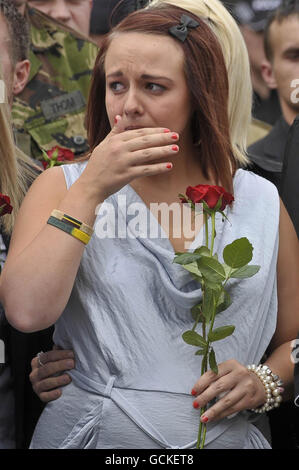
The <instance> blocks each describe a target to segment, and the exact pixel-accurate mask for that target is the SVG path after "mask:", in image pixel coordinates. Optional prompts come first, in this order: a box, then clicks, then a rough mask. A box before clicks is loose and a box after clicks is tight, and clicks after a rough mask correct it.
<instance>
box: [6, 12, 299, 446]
mask: <svg viewBox="0 0 299 470" xmlns="http://www.w3.org/2000/svg"><path fill="white" fill-rule="evenodd" d="M210 22H211V20H209V18H199V17H197V16H195V15H193V14H191V13H190V12H188V11H186V10H183V9H181V8H177V7H175V6H169V5H162V6H159V7H153V8H149V9H147V10H144V11H139V12H137V13H134V14H132V15H130V16H128V17H127V18H126V19H125V20H123V21H122V22H121V23H120V24H119V25H118V26H117V27H116V28H115V29H114V30H113V31H112V32H111V34H109V36H108V37H107V39H106V41H105V42H104V44H103V46H102V50H101V51H100V53H99V56H98V58H97V61H96V65H95V69H94V74H93V82H92V88H91V94H90V100H89V107H88V116H87V123H88V133H89V143H90V146H91V155H90V156H89V158H88V159H87V160H86V161H84V162H80V163H76V164H73V165H68V166H63V167H62V168H53V169H51V170H49V171H46V172H44V173H43V174H42V175H41V176H40V177H39V178H38V179H37V181H36V182H35V183H34V185H33V186H32V188H31V190H30V192H29V193H28V195H27V197H26V199H25V201H24V204H23V206H22V209H21V213H20V215H19V217H18V220H17V224H16V228H15V231H14V235H13V241H12V246H11V251H10V253H9V256H8V259H7V262H6V266H5V269H4V272H3V277H2V279H1V281H2V282H1V299H2V300H3V303H4V305H5V308H6V312H7V317H8V319H9V321H10V322H11V323H12V324H13V325H14V326H15V327H16V328H19V329H20V330H22V331H36V330H39V329H42V328H46V327H48V326H49V325H51V324H53V323H55V334H54V342H55V344H57V345H59V346H60V347H62V348H64V349H73V350H74V352H75V357H76V368H75V369H74V370H72V371H71V372H70V375H71V376H72V383H71V384H69V385H68V386H67V387H65V389H64V393H63V395H62V396H61V397H60V398H59V399H58V400H56V401H55V402H52V403H51V404H49V405H47V406H46V408H45V410H44V412H43V414H42V416H41V418H40V420H39V423H38V425H37V428H36V430H35V433H34V436H33V441H32V444H31V447H32V448H46V447H48V448H191V447H193V446H194V445H195V442H196V436H197V430H198V419H199V415H198V410H196V409H195V408H196V407H198V406H204V405H205V404H207V403H209V402H211V401H212V400H213V399H215V398H216V397H218V396H219V395H220V394H221V393H223V392H226V395H225V396H224V397H222V398H220V399H219V400H218V401H217V402H216V403H214V404H212V406H211V407H210V408H209V409H208V410H207V412H206V413H205V414H204V415H203V416H202V420H204V421H205V422H208V432H207V436H206V447H207V448H265V447H269V444H268V442H267V441H266V439H265V438H264V436H263V435H262V434H261V433H260V432H259V431H258V430H257V428H256V427H255V426H254V425H252V424H250V422H249V415H248V414H247V413H246V412H245V410H247V409H248V408H251V409H253V408H258V407H260V406H261V405H263V403H264V402H265V401H266V396H265V388H264V386H263V383H262V382H261V380H260V379H259V377H258V376H257V375H256V374H254V373H253V372H251V371H249V370H248V369H247V368H246V364H253V363H255V364H256V363H258V362H260V361H261V359H262V356H263V354H264V353H265V351H266V349H267V348H268V346H269V344H270V347H269V351H270V355H269V357H268V358H267V362H266V364H267V366H268V367H269V368H271V369H272V371H273V372H274V373H275V374H277V375H279V376H280V377H281V379H282V380H283V382H284V384H285V387H288V386H289V385H291V383H292V375H293V366H292V363H291V361H290V342H291V340H292V339H293V338H294V337H295V336H296V332H297V330H298V328H299V325H298V320H297V319H296V318H294V315H293V312H294V311H295V310H296V309H297V308H298V302H299V299H298V294H297V292H296V286H297V284H298V281H299V273H298V262H297V261H298V244H297V239H296V235H295V233H294V229H293V227H292V225H291V223H290V221H289V218H288V216H287V214H286V212H285V209H284V208H283V206H282V207H281V211H280V210H279V198H278V195H277V191H276V189H275V188H274V187H273V186H272V185H271V184H270V183H268V182H267V181H265V180H263V179H262V178H259V177H257V176H255V175H253V174H251V173H249V172H245V171H243V170H242V169H240V168H239V169H238V167H239V159H238V156H237V155H236V152H234V148H233V145H232V143H231V138H230V129H229V127H230V126H229V119H228V79H227V72H226V67H225V61H224V58H223V54H222V51H221V47H220V44H219V42H218V41H217V39H216V36H215V35H214V33H213V31H212V29H211V27H210ZM244 160H245V157H244ZM199 183H201V184H221V185H222V186H224V187H225V188H226V190H227V191H231V192H233V193H234V197H235V203H234V205H233V207H232V208H228V209H227V215H228V218H229V220H230V222H227V221H225V222H222V221H221V219H220V220H218V221H217V223H216V231H217V241H216V246H215V249H216V251H217V252H219V253H221V252H222V249H223V247H224V246H225V245H226V244H227V243H228V242H231V241H232V240H233V239H235V238H237V237H238V236H240V234H241V235H242V236H248V238H249V239H250V241H251V242H252V243H253V245H254V248H255V251H254V261H255V262H256V264H260V265H261V266H262V269H261V271H260V272H259V274H258V275H257V276H255V277H254V278H252V279H248V280H246V281H244V280H242V283H241V282H239V280H234V281H233V282H232V285H231V288H232V289H233V290H234V301H233V304H232V306H231V307H230V308H228V309H227V310H226V311H225V312H222V313H221V315H218V317H217V320H216V322H222V323H225V324H226V322H227V321H229V322H230V323H233V324H234V325H236V333H235V334H234V335H233V336H232V337H230V339H227V340H226V341H223V342H221V344H219V346H218V345H217V357H218V359H220V360H221V363H220V364H219V373H218V375H215V374H212V373H210V372H208V373H206V374H205V375H204V376H202V377H201V378H199V370H200V358H199V357H198V356H193V355H192V354H190V350H189V348H187V347H185V346H184V344H183V342H182V339H181V333H182V331H184V330H186V329H190V327H191V325H192V318H191V316H190V308H191V307H192V306H193V305H194V304H195V302H196V301H198V300H199V299H200V296H201V292H200V289H199V288H198V284H197V283H196V282H195V281H194V280H193V278H192V277H191V276H190V275H189V273H186V272H185V271H183V270H182V268H181V267H180V266H179V265H176V264H173V257H174V251H182V250H183V249H184V248H183V247H184V246H185V245H184V243H185V241H186V240H185V238H184V235H183V234H182V235H181V237H180V238H176V237H175V235H174V233H173V231H172V227H161V225H162V223H161V225H160V224H158V222H157V220H156V219H155V217H153V215H152V213H151V211H150V210H149V209H150V207H151V206H150V205H151V204H152V203H162V202H164V203H166V204H168V205H170V204H173V203H174V202H176V201H177V200H178V193H184V192H185V189H186V187H187V186H194V185H197V184H199ZM257 194H258V195H259V197H260V202H259V204H257V205H256V206H254V203H255V201H256V197H257ZM37 200H38V201H39V206H38V207H37V206H36V203H35V202H36V201H37ZM124 203H125V204H124ZM136 207H138V208H139V209H140V208H142V209H143V215H144V216H145V218H144V219H140V220H139V222H140V225H142V223H143V222H144V221H145V222H146V221H148V220H149V224H148V225H146V224H145V226H146V229H147V232H146V235H145V234H144V232H143V233H141V234H140V232H139V236H137V237H136V236H134V235H136V226H135V225H136V221H134V220H133V221H132V217H131V216H132V215H134V214H135V212H134V210H135V211H136ZM95 213H96V215H95ZM47 222H48V223H47ZM134 223H135V225H134ZM91 225H95V232H96V233H95V235H94V236H93V237H92V238H91V240H90V236H91V230H90V226H91ZM151 228H158V229H160V233H161V232H163V228H164V231H165V230H166V229H168V233H169V237H168V238H166V239H165V237H163V233H162V235H160V236H158V237H156V238H152V237H151V236H150V235H151V233H149V232H150V229H151ZM116 229H117V231H116ZM124 229H125V231H124ZM201 234H202V231H201V230H200V232H198V233H196V235H195V239H194V240H193V242H192V244H191V248H193V247H194V248H195V247H197V245H198V241H199V237H200V235H201ZM278 234H279V237H278ZM69 235H72V236H69ZM278 239H279V240H278ZM89 240H90V242H89ZM82 242H83V243H82ZM88 242H89V244H88V246H87V247H86V248H85V250H84V247H85V245H86V244H87V243H88ZM290 248H291V249H290ZM277 260H278V261H277ZM276 264H277V275H278V308H277V301H276V294H277V288H276ZM24 279H26V290H23V289H22V287H23V280H24ZM16 292H18V295H17V296H16V295H15V293H16ZM53 299H55V301H54V302H53ZM253 299H254V300H253ZM277 310H278V313H277ZM236 359H238V360H236ZM191 389H193V392H194V394H195V396H196V398H195V399H194V397H193V398H192V395H191ZM193 402H194V405H193V406H192V404H193ZM232 414H234V416H233V417H231V415H232ZM227 417H231V419H227Z"/></svg>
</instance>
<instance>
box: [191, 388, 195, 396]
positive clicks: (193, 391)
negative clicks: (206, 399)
mask: <svg viewBox="0 0 299 470" xmlns="http://www.w3.org/2000/svg"><path fill="white" fill-rule="evenodd" d="M191 395H193V396H194V397H195V395H196V390H194V388H192V390H191Z"/></svg>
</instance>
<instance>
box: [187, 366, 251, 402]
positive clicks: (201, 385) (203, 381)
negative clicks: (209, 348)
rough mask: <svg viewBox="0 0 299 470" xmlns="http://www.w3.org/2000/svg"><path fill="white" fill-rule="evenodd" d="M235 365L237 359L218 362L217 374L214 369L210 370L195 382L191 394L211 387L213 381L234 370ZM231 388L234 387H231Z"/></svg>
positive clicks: (196, 393)
mask: <svg viewBox="0 0 299 470" xmlns="http://www.w3.org/2000/svg"><path fill="white" fill-rule="evenodd" d="M234 367H235V361H232V360H229V361H225V362H222V363H221V364H218V374H215V372H213V371H212V370H208V371H207V372H205V373H204V374H203V375H202V376H201V377H200V379H199V380H198V381H197V382H196V383H195V385H194V387H193V389H192V390H191V394H192V395H193V396H197V395H199V394H200V393H202V392H203V391H204V390H205V389H206V388H207V387H209V386H210V385H211V384H212V383H213V382H215V381H216V380H218V379H220V378H221V377H224V376H225V375H227V374H229V373H230V372H232V371H233V369H234ZM241 367H242V366H241ZM244 369H245V368H244ZM229 388H230V389H231V388H232V387H229ZM223 391H224V390H223ZM220 393H221V392H220Z"/></svg>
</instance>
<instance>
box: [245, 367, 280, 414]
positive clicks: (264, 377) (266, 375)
mask: <svg viewBox="0 0 299 470" xmlns="http://www.w3.org/2000/svg"><path fill="white" fill-rule="evenodd" d="M247 369H248V370H250V371H251V372H254V373H255V374H256V375H257V376H258V378H259V379H260V380H261V382H262V383H263V385H264V387H265V391H266V397H267V399H266V403H264V405H262V406H260V407H259V408H254V409H252V410H251V411H253V412H254V413H265V412H267V411H270V410H272V409H273V408H278V407H279V405H280V403H281V402H282V396H281V394H282V393H283V392H284V389H283V388H281V387H282V385H283V382H282V380H281V379H280V378H279V377H278V375H275V374H273V372H272V370H271V369H270V367H268V366H266V365H262V364H259V365H258V366H256V365H255V364H252V365H249V366H247Z"/></svg>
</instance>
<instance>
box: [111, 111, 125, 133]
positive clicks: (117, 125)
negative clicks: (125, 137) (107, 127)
mask: <svg viewBox="0 0 299 470" xmlns="http://www.w3.org/2000/svg"><path fill="white" fill-rule="evenodd" d="M123 131H124V125H123V121H122V117H121V116H120V115H119V114H117V115H116V116H115V118H114V126H113V127H112V129H111V131H110V134H109V135H110V136H113V135H116V134H120V133H121V132H123Z"/></svg>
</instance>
